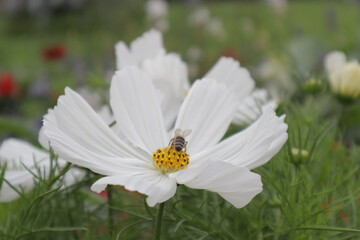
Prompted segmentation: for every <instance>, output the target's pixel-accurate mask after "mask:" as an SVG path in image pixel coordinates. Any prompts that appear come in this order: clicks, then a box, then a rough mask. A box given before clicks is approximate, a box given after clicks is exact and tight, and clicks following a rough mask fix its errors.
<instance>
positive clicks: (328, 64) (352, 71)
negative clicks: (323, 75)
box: [325, 51, 360, 99]
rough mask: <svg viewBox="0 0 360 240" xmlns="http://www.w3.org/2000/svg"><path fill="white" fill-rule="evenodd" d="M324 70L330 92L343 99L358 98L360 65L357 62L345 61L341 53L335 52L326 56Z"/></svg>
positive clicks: (359, 92) (359, 95) (359, 94)
mask: <svg viewBox="0 0 360 240" xmlns="http://www.w3.org/2000/svg"><path fill="white" fill-rule="evenodd" d="M325 69H326V71H327V74H328V78H329V82H330V86H331V89H332V91H333V92H334V93H335V94H337V95H339V96H341V97H345V98H349V99H356V98H358V97H360V65H359V63H358V62H357V61H355V60H353V61H349V62H348V61H346V56H345V54H344V53H343V52H339V51H335V52H331V53H329V54H327V55H326V57H325Z"/></svg>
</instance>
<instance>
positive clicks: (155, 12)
mask: <svg viewBox="0 0 360 240" xmlns="http://www.w3.org/2000/svg"><path fill="white" fill-rule="evenodd" d="M145 11H146V18H147V20H148V21H149V22H150V23H151V24H152V26H153V27H154V28H155V29H157V30H159V31H161V32H165V31H166V30H167V29H168V28H169V22H168V20H167V14H168V4H167V2H166V1H164V0H148V1H147V3H146V6H145Z"/></svg>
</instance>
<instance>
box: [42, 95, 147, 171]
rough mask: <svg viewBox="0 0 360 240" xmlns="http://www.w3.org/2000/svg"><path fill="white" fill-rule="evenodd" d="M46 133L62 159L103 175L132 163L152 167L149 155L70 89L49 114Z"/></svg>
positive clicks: (120, 169) (46, 119) (45, 125)
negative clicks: (125, 139) (124, 138)
mask: <svg viewBox="0 0 360 240" xmlns="http://www.w3.org/2000/svg"><path fill="white" fill-rule="evenodd" d="M44 133H45V135H46V136H47V137H48V139H49V140H50V145H51V147H52V148H53V149H54V150H55V152H56V153H57V154H58V155H59V156H60V157H61V158H62V159H66V160H67V161H70V162H72V163H74V164H77V165H80V166H83V167H86V168H89V169H91V170H92V171H94V172H97V173H100V174H105V175H110V174H116V173H118V172H121V171H122V169H123V168H124V166H127V165H132V164H135V165H139V164H140V165H141V164H142V165H144V166H148V167H150V168H151V167H152V162H151V161H150V157H149V156H145V155H143V154H141V153H140V152H139V151H135V150H134V149H132V148H130V147H129V146H128V145H126V144H125V143H124V142H123V141H121V139H119V138H118V137H117V136H116V135H115V134H114V133H113V132H112V131H111V130H110V128H109V127H108V126H107V125H106V124H105V123H104V121H103V120H102V119H101V118H100V117H99V116H98V115H97V114H96V113H95V112H94V111H93V110H92V109H91V107H90V106H89V105H88V104H87V103H86V102H85V101H84V99H82V97H81V96H80V95H78V94H77V93H76V92H74V91H72V90H71V89H69V88H66V89H65V95H63V96H61V97H60V98H59V100H58V105H57V106H56V107H55V109H54V111H50V112H49V114H48V115H47V116H46V118H45V120H44ZM128 158H133V159H134V160H129V159H128Z"/></svg>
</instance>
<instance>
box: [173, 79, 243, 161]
mask: <svg viewBox="0 0 360 240" xmlns="http://www.w3.org/2000/svg"><path fill="white" fill-rule="evenodd" d="M237 105H238V102H237V99H236V97H235V96H234V95H233V94H232V92H231V91H230V90H228V89H227V87H225V85H224V84H219V83H217V82H215V81H214V80H210V79H203V80H200V81H196V82H195V83H194V84H193V86H192V87H191V89H190V92H189V94H188V95H187V97H186V99H185V101H184V103H183V105H182V106H181V109H180V112H179V115H178V119H177V121H176V124H175V129H177V128H180V129H182V130H185V129H191V130H192V133H191V134H190V136H188V137H187V138H186V140H187V141H188V145H187V150H188V152H189V153H190V154H195V153H198V152H200V151H202V150H204V149H207V148H211V147H212V146H214V145H215V144H216V143H217V142H218V141H219V140H220V139H221V138H222V137H223V136H224V134H225V132H226V130H227V128H228V126H229V124H230V122H231V120H232V119H233V117H234V114H235V111H236V108H237Z"/></svg>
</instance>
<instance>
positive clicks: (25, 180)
mask: <svg viewBox="0 0 360 240" xmlns="http://www.w3.org/2000/svg"><path fill="white" fill-rule="evenodd" d="M33 178H34V176H33V175H32V174H31V173H30V172H29V171H28V170H6V172H5V176H4V179H6V180H7V181H8V182H9V183H10V184H11V185H12V186H13V187H15V188H16V189H17V190H18V191H19V192H23V193H27V192H29V191H30V190H31V189H33V187H34V186H35V182H34V179H33ZM18 197H19V194H18V193H17V192H16V191H15V190H14V189H13V188H12V187H10V186H9V185H8V184H7V183H6V182H5V181H3V182H2V186H1V188H0V202H10V201H13V200H15V199H17V198H18Z"/></svg>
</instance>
